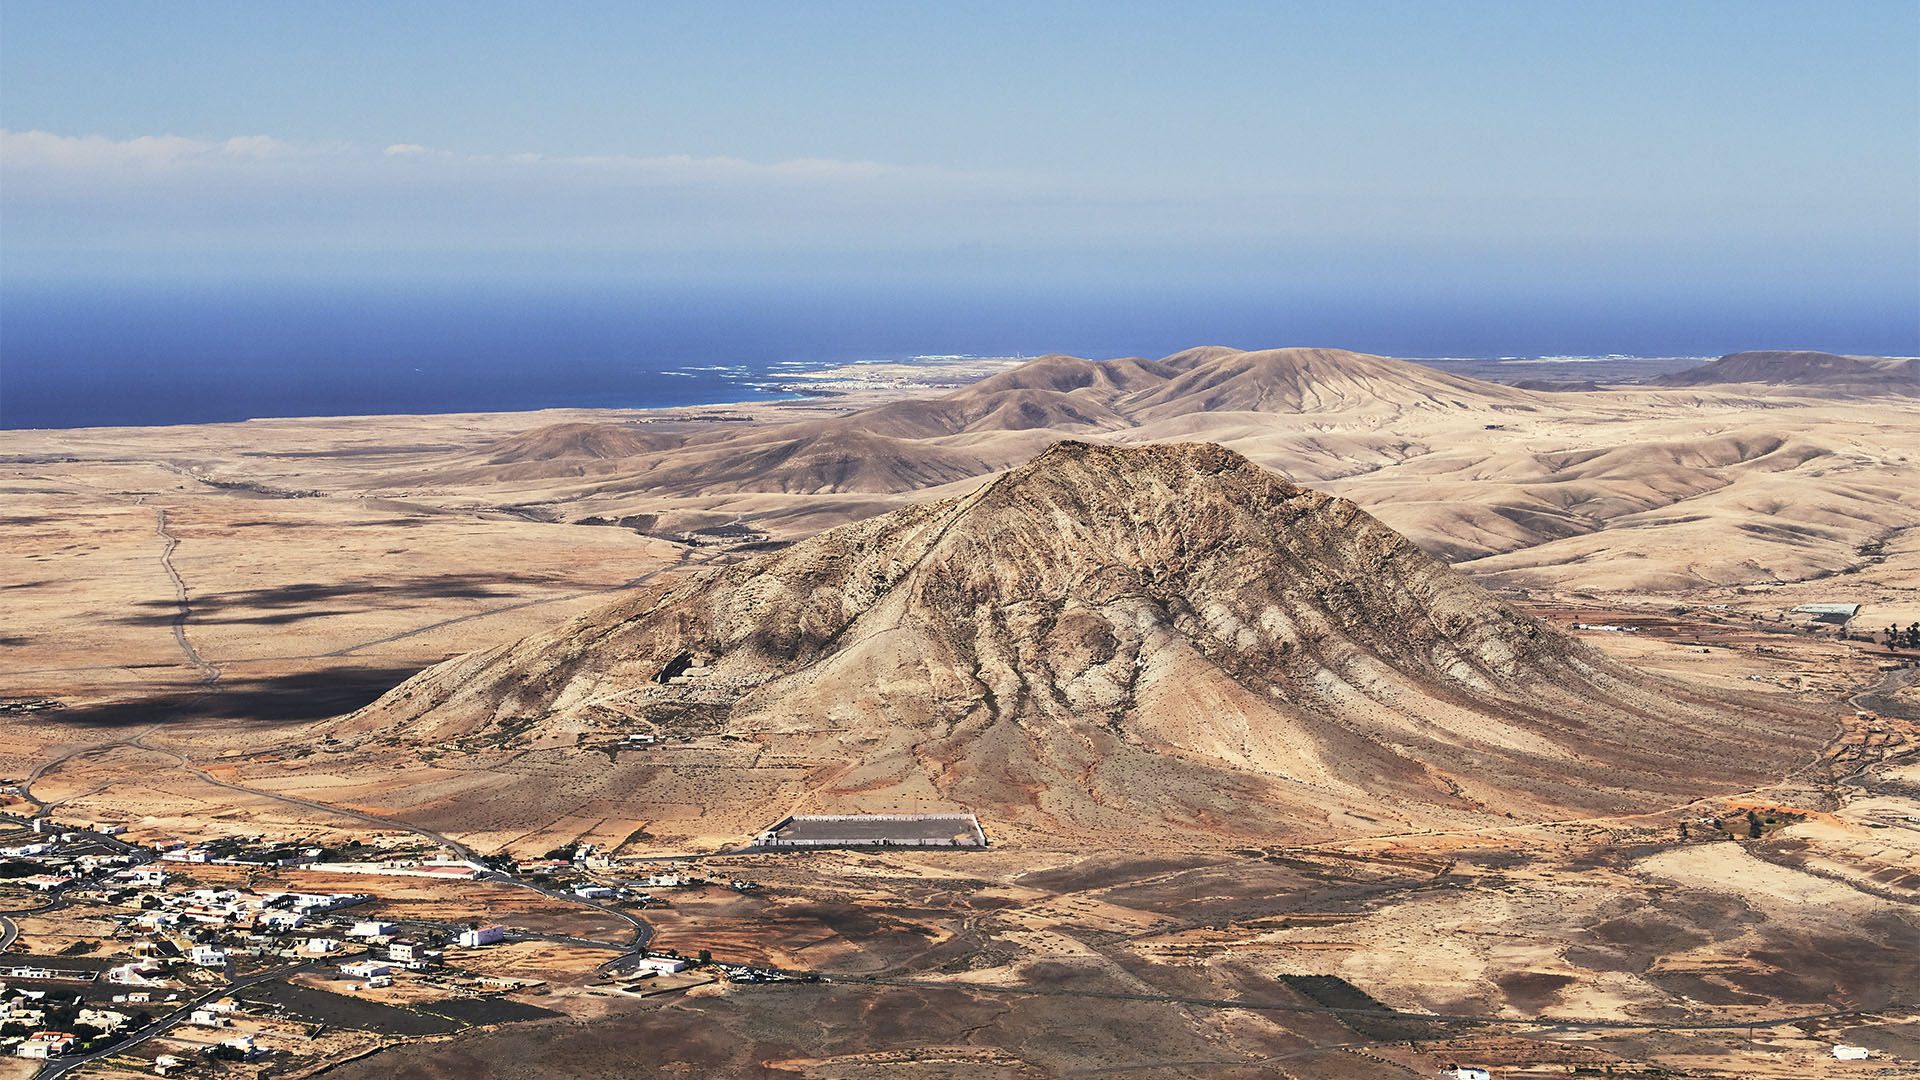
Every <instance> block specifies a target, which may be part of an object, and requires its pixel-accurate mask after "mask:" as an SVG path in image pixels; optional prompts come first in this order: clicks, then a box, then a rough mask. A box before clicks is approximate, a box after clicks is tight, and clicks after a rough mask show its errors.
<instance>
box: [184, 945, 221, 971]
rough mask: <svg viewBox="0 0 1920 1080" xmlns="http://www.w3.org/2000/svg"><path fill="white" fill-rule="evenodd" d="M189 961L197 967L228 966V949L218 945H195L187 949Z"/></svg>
mask: <svg viewBox="0 0 1920 1080" xmlns="http://www.w3.org/2000/svg"><path fill="white" fill-rule="evenodd" d="M187 961H188V962H189V963H191V964H193V965H194V966H195V967H203V968H219V967H226V966H227V950H225V949H223V948H221V947H220V946H218V945H195V946H194V947H193V948H191V949H189V950H187Z"/></svg>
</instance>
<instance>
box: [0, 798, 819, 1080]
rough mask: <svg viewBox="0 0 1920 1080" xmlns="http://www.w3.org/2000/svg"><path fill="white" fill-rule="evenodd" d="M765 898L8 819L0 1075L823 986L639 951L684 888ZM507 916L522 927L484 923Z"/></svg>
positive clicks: (575, 872)
mask: <svg viewBox="0 0 1920 1080" xmlns="http://www.w3.org/2000/svg"><path fill="white" fill-rule="evenodd" d="M9 793H11V789H9ZM290 879H297V880H298V882H299V883H308V882H310V883H312V884H310V885H308V886H306V887H299V888H293V887H287V886H288V885H289V884H292V883H294V882H292V881H290ZM343 886H345V887H343ZM761 888H762V886H761V885H759V884H758V883H756V882H753V881H748V880H744V879H741V878H737V877H736V878H731V879H729V880H724V881H708V880H706V879H703V878H701V877H698V876H696V875H694V874H693V873H692V872H691V871H690V870H688V869H686V868H685V867H684V866H682V865H678V864H673V863H661V862H654V861H643V860H636V859H616V858H613V857H611V856H609V855H608V854H607V853H605V852H601V851H597V850H596V849H594V848H593V847H592V846H590V845H570V846H568V847H566V848H562V849H557V850H555V851H552V852H549V853H548V854H547V856H546V857H544V858H537V859H524V860H514V859H512V858H509V857H505V856H500V857H493V858H488V859H480V860H461V859H457V858H454V857H452V856H451V855H450V854H449V853H447V852H445V851H444V850H442V849H440V848H439V847H437V846H436V845H434V844H432V843H431V842H428V841H425V840H423V839H421V838H420V837H417V836H414V835H412V834H407V833H395V834H384V835H378V836H374V837H372V838H370V839H368V840H366V841H364V842H363V841H360V840H354V841H351V842H347V843H342V844H337V845H335V846H330V847H323V846H311V845H308V846H302V845H299V844H293V843H288V842H285V841H283V840H273V839H269V838H267V837H264V836H226V837H220V838H216V839H207V840H200V841H192V842H190V841H186V840H181V839H173V838H143V839H142V840H141V841H140V842H134V841H132V840H130V839H129V838H127V836H126V830H125V828H124V827H123V826H120V825H115V824H108V823H67V822H59V821H56V820H54V819H52V818H49V817H44V816H25V815H12V814H5V815H0V1055H4V1056H5V1057H6V1058H11V1059H24V1060H21V1061H20V1067H22V1068H25V1069H26V1070H27V1071H25V1072H21V1071H18V1070H13V1071H8V1070H7V1069H4V1068H0V1075H8V1076H11V1075H19V1076H31V1075H37V1076H41V1077H58V1076H62V1075H65V1074H66V1073H68V1072H70V1071H72V1070H73V1069H75V1068H78V1067H80V1066H82V1065H84V1064H87V1063H90V1062H94V1061H100V1062H102V1063H103V1064H110V1065H114V1066H117V1069H116V1070H115V1071H125V1070H127V1069H132V1070H134V1071H136V1072H140V1073H145V1074H149V1075H159V1076H186V1075H194V1074H196V1072H201V1071H208V1070H215V1069H218V1070H222V1071H223V1074H224V1073H225V1072H227V1071H230V1070H232V1069H233V1068H235V1067H240V1068H243V1069H245V1068H246V1067H247V1066H249V1065H255V1066H260V1067H262V1068H264V1067H266V1066H268V1065H275V1066H278V1067H279V1068H278V1069H277V1070H276V1075H277V1074H279V1072H280V1071H284V1069H285V1067H286V1066H287V1065H288V1063H290V1062H298V1061H300V1060H302V1059H311V1060H313V1061H315V1062H320V1061H326V1060H338V1059H339V1058H341V1057H342V1056H351V1055H352V1054H355V1053H361V1052H367V1051H369V1050H370V1049H373V1048H377V1047H378V1046H380V1045H384V1044H386V1043H390V1042H391V1041H393V1040H394V1039H396V1038H411V1037H420V1036H429V1035H437V1034H446V1033H450V1032H453V1031H458V1030H462V1029H465V1028H467V1027H471V1026H475V1025H480V1024H499V1023H512V1022H516V1021H522V1020H533V1019H541V1018H548V1017H554V1016H559V1015H562V1013H561V1012H560V1011H557V1010H556V1009H555V1008H549V1007H545V1005H543V1004H538V1003H536V1002H541V1001H544V1002H545V1003H546V1004H547V1005H551V1004H554V1002H555V1001H556V1000H558V999H559V998H562V997H577V996H580V995H591V996H597V997H614V998H627V999H644V998H651V997H657V996H660V995H668V994H674V993H677V992H680V991H685V990H688V989H691V988H693V987H699V986H711V985H714V984H717V983H720V982H723V981H725V982H741V983H752V982H772V981H788V980H811V979H813V978H814V977H813V976H811V975H808V974H806V973H800V972H791V971H783V970H779V969H775V968H771V967H767V966H764V965H754V964H741V963H728V962H726V961H720V960H715V959H713V957H712V956H711V954H710V953H708V952H707V951H706V950H704V949H703V950H698V951H697V952H696V953H695V954H694V955H691V956H684V955H681V954H680V953H678V952H675V951H673V950H659V949H650V948H648V945H649V942H650V940H651V938H652V937H653V929H652V927H651V926H650V925H649V924H648V923H647V922H646V921H645V920H644V919H643V918H641V916H640V913H642V912H646V911H648V910H661V909H666V908H669V907H671V905H672V903H673V900H672V896H673V895H675V894H681V895H687V894H691V893H700V892H705V891H707V890H725V892H723V893H722V895H725V893H734V894H742V895H744V894H752V893H755V892H758V891H760V890H761ZM508 897H510V898H513V899H515V900H518V901H519V904H518V906H517V907H515V906H513V905H512V904H508V905H504V906H503V905H502V904H501V903H500V902H499V901H500V899H501V898H508ZM503 909H504V910H507V911H513V912H516V915H515V916H514V919H515V922H514V924H512V925H508V924H505V923H503V922H501V921H498V920H496V919H494V918H491V917H490V916H491V915H493V914H494V913H496V912H498V911H500V910H503ZM520 923H525V925H520ZM552 979H557V980H558V982H557V983H553V982H550V980H552ZM249 1071H254V1072H257V1071H258V1070H257V1069H255V1070H249Z"/></svg>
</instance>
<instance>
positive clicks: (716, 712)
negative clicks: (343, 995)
mask: <svg viewBox="0 0 1920 1080" xmlns="http://www.w3.org/2000/svg"><path fill="white" fill-rule="evenodd" d="M1824 727H1825V725H1824V724H1823V723H1822V722H1820V721H1818V720H1816V719H1813V718H1810V717H1806V716H1784V717H1783V716H1779V715H1773V714H1769V713H1762V712H1759V711H1756V710H1751V709H1749V708H1747V707H1744V706H1742V705H1740V704H1738V703H1733V702H1728V701H1722V700H1710V699H1708V698H1706V697H1705V696H1704V695H1703V694H1702V693H1701V692H1698V691H1694V690H1690V689H1688V688H1686V687H1684V686H1680V685H1676V684H1672V683H1667V682H1662V681H1659V680H1655V679H1652V678H1649V677H1646V676H1644V675H1642V674H1639V673H1636V672H1634V671H1631V670H1628V669H1625V668H1622V667H1620V666H1618V665H1615V664H1613V663H1610V662H1609V661H1607V660H1605V659H1604V658H1603V657H1601V656H1600V655H1599V654H1598V653H1596V652H1594V651H1592V650H1590V649H1588V648H1587V647H1585V646H1582V645H1579V644H1577V643H1575V642H1573V641H1572V640H1571V639H1568V638H1566V637H1564V636H1562V635H1561V634H1559V633H1558V632H1556V631H1554V630H1552V629H1550V628H1549V627H1547V626H1545V625H1544V624H1541V623H1539V622H1536V621H1534V620H1532V619H1530V618H1527V617H1525V616H1522V615H1520V614H1518V613H1517V612H1515V611H1513V610H1512V609H1510V608H1508V607H1506V606H1505V605H1503V604H1502V603H1500V602H1499V601H1498V600H1496V599H1495V598H1494V597H1492V596H1491V595H1489V594H1487V593H1486V592H1484V591H1482V590H1481V589H1480V588H1478V587H1477V586H1475V585H1473V584H1471V583H1470V582H1468V581H1467V580H1466V579H1465V578H1463V577H1461V576H1460V575H1458V574H1456V573H1454V572H1453V571H1451V570H1449V569H1448V568H1447V567H1445V566H1444V565H1442V564H1441V563H1439V562H1437V561H1435V560H1434V559H1433V558H1430V557H1429V556H1427V555H1426V554H1424V553H1422V552H1421V551H1420V550H1419V549H1418V548H1416V547H1415V546H1414V545H1413V544H1412V543H1410V542H1409V541H1407V540H1406V539H1405V538H1403V537H1401V536H1400V535H1398V534H1397V533H1394V532H1393V531H1392V530H1390V529H1388V528H1386V527H1385V526H1383V525H1382V524H1380V523H1379V522H1378V521H1376V520H1375V519H1373V518H1372V517H1370V516H1368V515H1367V514H1365V513H1364V512H1362V511H1361V510H1360V509H1359V508H1358V507H1356V506H1355V505H1353V504H1352V503H1350V502H1347V501H1345V500H1342V499H1335V498H1331V497H1329V496H1326V495H1322V494H1319V493H1316V492H1313V491H1309V490H1306V489H1303V488H1299V487H1296V486H1294V485H1292V484H1289V483H1287V482H1286V481H1284V480H1281V479H1280V478H1279V477H1277V476H1275V475H1273V474H1272V473H1270V472H1268V471H1266V470H1264V469H1261V468H1259V467H1257V466H1255V465H1253V464H1252V463H1251V462H1249V461H1247V460H1246V459H1244V458H1242V457H1240V456H1238V455H1236V454H1233V453H1231V452H1229V451H1226V450H1224V449H1221V448H1220V447H1217V446H1211V445H1198V444H1186V445H1170V446H1147V447H1139V448H1119V447H1111V446H1093V445H1088V444H1084V443H1062V444H1060V445H1058V446H1055V447H1054V448H1052V449H1051V450H1049V451H1047V452H1046V453H1044V454H1042V455H1041V456H1040V457H1039V458H1038V459H1036V460H1035V461H1033V462H1032V463H1031V464H1029V465H1026V466H1024V467H1022V468H1020V469H1017V470H1014V471H1013V472H1011V473H1009V474H1007V475H1005V476H1002V477H1000V478H999V479H997V480H995V481H993V482H992V483H989V484H987V485H986V486H984V487H982V488H980V489H979V490H977V491H975V492H973V493H972V494H970V495H967V496H965V497H962V498H958V499H951V500H945V501H941V502H935V503H929V504H926V505H921V506H916V507H910V508H908V509H904V510H900V511H897V512H894V513H891V514H887V515H884V516H881V517H877V518H873V519H870V520H867V521H863V522H859V523H856V524H852V525H848V526H845V527H843V528H839V529H836V530H833V531H831V532H828V533H825V534H823V535H820V536H817V537H814V538H813V539H810V540H808V541H805V542H803V543H801V544H798V545H797V546H795V547H793V548H790V549H788V550H785V551H782V552H779V553H776V554H773V555H769V556H764V557H761V558H758V559H755V560H753V561H750V562H746V563H742V564H737V565H734V566H731V567H727V568H724V569H720V570H714V571H707V572H703V573H700V574H697V575H694V576H692V577H689V578H686V579H683V580H680V581H678V582H675V583H673V584H671V585H663V586H659V587H654V588H648V589H644V590H641V591H639V592H636V593H635V594H633V595H632V596H631V597H630V598H628V599H625V600H622V601H620V602H618V603H616V604H614V605H612V606H610V607H608V608H606V609H604V610H602V611H600V612H598V613H596V614H594V615H591V616H588V617H585V618H583V619H580V620H577V621H575V622H572V623H569V624H567V625H565V626H562V627H559V628H557V629H555V630H554V631H552V632H550V633H545V634H541V635H537V636H535V637H531V638H528V639H526V640H523V641H521V642H519V643H517V644H515V645H512V646H509V647H505V648H500V649H494V650H491V651H487V652H483V653H479V654H475V655H472V656H469V657H465V658H461V659H458V660H454V661H450V662H448V663H446V664H443V665H441V666H439V667H436V668H433V669H430V670H428V671H426V672H424V673H422V674H421V675H419V676H417V677H415V678H414V679H412V680H410V681H408V682H407V683H405V684H403V685H402V686H400V687H399V688H397V689H396V690H394V691H393V692H392V693H390V694H388V695H387V696H386V697H384V698H382V699H381V700H380V701H378V702H376V703H375V704H373V705H371V706H369V707H367V708H366V709H363V710H361V711H360V712H358V713H355V714H353V715H351V716H349V717H346V718H344V719H342V720H341V721H339V722H337V723H336V724H335V725H334V726H333V728H332V734H333V735H334V736H336V737H337V738H340V739H341V740H343V742H345V743H347V744H365V743H367V742H369V741H376V742H379V743H389V741H390V740H400V741H401V742H403V743H410V744H414V745H456V746H471V747H477V746H494V747H512V746H514V745H516V744H528V743H531V742H540V743H542V744H543V745H571V744H573V743H574V742H575V740H576V739H578V740H582V741H590V740H593V739H603V738H605V737H609V736H611V737H617V736H618V733H620V732H622V731H626V730H641V731H656V732H658V733H659V734H660V735H662V736H663V737H665V738H666V739H667V740H668V741H669V745H671V744H672V743H673V741H674V740H676V739H677V738H678V737H682V736H685V737H691V738H695V739H705V740H718V741H717V742H715V743H714V746H716V747H717V748H719V749H721V750H724V751H725V752H726V753H729V754H732V755H734V757H733V758H732V759H729V760H738V761H739V762H741V763H742V767H740V768H715V767H714V766H715V764H717V763H718V762H717V761H716V760H715V759H712V758H703V757H699V756H697V755H696V756H695V757H691V758H685V759H676V758H675V757H674V754H675V753H676V751H672V750H668V751H663V752H661V753H660V754H659V755H658V756H657V757H655V758H653V759H652V760H651V761H650V762H649V763H648V764H644V765H639V766H630V765H628V764H627V762H626V759H625V758H623V759H621V762H620V763H619V764H618V766H617V767H616V766H614V765H606V766H602V767H601V769H602V771H604V772H605V773H606V781H607V782H606V783H605V784H602V785H600V787H603V788H609V789H611V788H613V787H616V786H617V787H621V788H623V789H624V791H625V795H624V797H625V798H626V799H628V800H631V801H633V802H638V803H643V804H646V805H648V806H661V807H679V808H681V809H680V810H678V811H666V812H664V813H665V816H667V817H672V816H673V815H674V814H675V813H678V814H679V815H680V816H681V817H682V818H683V820H679V821H672V820H668V821H664V822H661V823H657V824H654V825H649V828H650V829H652V831H653V832H654V834H655V835H663V834H665V833H669V832H678V833H680V834H682V835H694V834H699V833H702V832H703V831H706V830H712V829H715V828H716V827H721V828H725V827H729V826H730V827H734V828H738V827H739V826H737V825H731V823H732V822H735V821H738V822H743V823H750V822H753V821H758V820H762V819H768V818H770V817H771V816H777V815H778V814H780V813H784V812H787V811H789V810H793V809H796V808H812V809H828V810H832V809H848V808H859V807H866V808H873V807H875V806H895V805H900V804H901V803H908V804H912V805H922V806H927V805H935V806H954V805H965V806H971V807H973V808H975V809H976V810H979V811H980V812H982V813H984V814H987V815H989V816H990V817H991V818H992V819H993V820H994V821H995V822H996V823H997V825H998V826H999V827H1000V828H1002V829H1005V828H1008V827H1025V828H1031V829H1036V830H1065V831H1069V832H1074V833H1083V834H1085V833H1093V832H1097V831H1100V830H1105V829H1114V828H1122V827H1125V828H1128V829H1135V830H1137V829H1143V828H1144V829H1147V830H1150V831H1155V832H1162V831H1171V832H1175V833H1182V832H1187V833H1191V832H1204V833H1213V834H1224V835H1275V834H1287V835H1298V834H1328V833H1347V832H1370V831H1392V830H1395V829H1401V828H1409V827H1419V826H1422V825H1426V824H1432V823H1435V822H1459V821H1463V820H1464V821H1472V820H1482V819H1485V818H1487V817H1489V816H1497V815H1503V814H1509V813H1511V814H1518V815H1521V816H1529V817H1536V818H1549V817H1559V816H1568V815H1576V816H1577V815H1584V814H1588V813H1597V812H1605V811H1619V810H1630V809H1651V808H1653V807H1656V806H1664V805H1668V804H1671V803H1675V802H1684V801H1687V800H1689V799H1691V798H1694V797H1697V796H1699V795H1702V794H1705V793H1707V792H1709V791H1713V790H1732V789H1736V788H1740V787H1744V786H1750V785H1752V784H1754V783H1757V782H1761V781H1763V780H1765V779H1766V778H1767V777H1769V776H1771V775H1775V774H1778V773H1780V772H1784V771H1786V770H1788V769H1789V768H1791V767H1792V766H1793V765H1794V764H1796V763H1797V762H1799V761H1802V760H1804V758H1805V756H1806V754H1807V753H1809V752H1810V750H1811V748H1812V747H1813V746H1815V745H1816V744H1817V743H1818V741H1819V739H1820V738H1821V737H1822V736H1823V735H1824V734H1825V730H1824ZM584 760H597V758H589V759H583V761H584ZM748 763H751V766H752V767H750V768H749V767H746V765H747V764H748ZM776 763H777V764H776ZM577 768H579V769H589V768H590V766H589V765H588V764H585V763H583V764H580V765H578V766H577ZM769 768H774V769H782V768H784V769H786V770H787V771H785V772H780V773H777V774H775V775H774V777H773V779H769V774H768V772H767V771H766V770H767V769H769ZM616 774H617V777H618V783H617V784H615V776H616ZM495 779H498V780H500V782H502V783H506V782H510V781H511V777H510V776H509V777H504V778H502V777H496V778H495ZM476 782H477V781H476ZM497 788H498V785H497V784H494V783H491V782H488V783H485V784H484V786H481V787H474V786H471V785H469V786H468V787H466V788H464V789H463V790H462V791H461V792H460V793H458V794H454V795H449V796H446V798H448V799H451V800H452V801H454V802H459V801H463V800H466V801H471V800H474V799H487V800H493V801H494V802H495V803H496V804H498V805H496V806H495V807H494V808H493V809H492V810H491V811H490V812H492V813H493V814H494V815H495V825H494V827H502V828H504V827H506V825H507V824H508V823H507V822H506V821H505V820H504V819H502V818H500V815H501V814H506V813H507V811H505V810H504V809H501V807H503V806H504V805H505V804H506V803H508V802H511V801H514V800H518V801H519V802H520V803H523V804H525V805H526V806H527V811H526V813H527V815H528V818H529V820H532V819H533V818H536V817H539V815H540V814H542V813H545V814H547V815H549V817H550V816H551V813H552V811H553V810H554V807H552V806H547V805H545V803H544V802H543V800H549V799H561V798H567V797H577V793H575V794H573V795H569V794H568V793H562V792H546V791H532V790H526V791H513V792H511V793H509V792H508V791H506V790H499V789H497ZM598 794H599V797H602V798H605V797H609V796H611V791H610V790H609V791H601V792H599V793H598ZM424 797H426V796H425V795H424V793H423V798H424ZM434 798H436V799H439V798H440V796H437V795H436V796H434ZM440 806H441V809H440V812H442V813H447V812H448V810H447V807H446V805H445V803H444V802H443V803H441V804H440ZM456 816H457V815H456Z"/></svg>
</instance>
